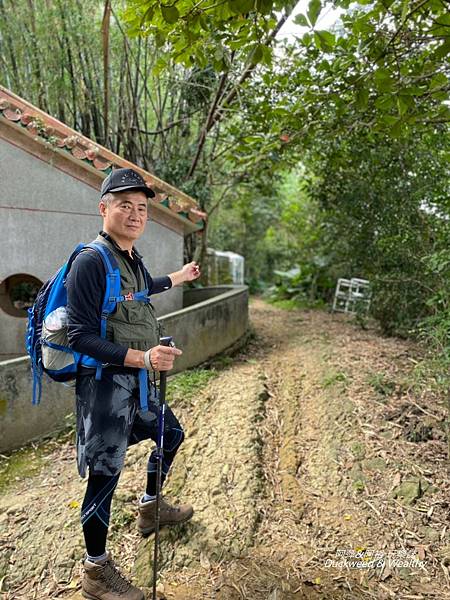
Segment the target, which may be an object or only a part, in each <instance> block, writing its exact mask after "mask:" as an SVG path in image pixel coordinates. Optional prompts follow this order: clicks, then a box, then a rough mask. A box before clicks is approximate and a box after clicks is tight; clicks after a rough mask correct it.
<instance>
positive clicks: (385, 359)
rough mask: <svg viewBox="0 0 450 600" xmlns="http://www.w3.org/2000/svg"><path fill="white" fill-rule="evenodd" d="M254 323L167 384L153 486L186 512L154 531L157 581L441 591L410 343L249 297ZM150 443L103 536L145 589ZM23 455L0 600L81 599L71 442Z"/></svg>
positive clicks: (439, 485) (443, 493)
mask: <svg viewBox="0 0 450 600" xmlns="http://www.w3.org/2000/svg"><path fill="white" fill-rule="evenodd" d="M251 319H252V324H253V327H254V330H255V337H254V339H252V341H251V342H250V343H249V344H248V346H247V347H246V349H245V350H244V351H242V352H241V353H240V354H238V355H236V356H234V357H233V359H225V360H222V362H221V364H220V365H218V364H216V367H218V366H220V368H217V369H216V371H215V372H213V371H209V372H208V371H204V372H203V373H202V374H200V375H199V374H198V373H194V374H192V375H190V376H188V377H187V379H186V376H183V377H180V378H174V379H173V380H172V381H171V382H170V384H169V385H170V388H171V390H172V395H173V400H172V404H173V405H175V406H176V409H177V412H178V414H179V415H181V419H182V421H183V422H184V425H185V428H186V433H187V438H186V441H185V444H184V445H183V448H182V451H181V455H180V457H179V458H178V459H177V461H176V466H175V469H174V471H173V473H172V476H171V478H170V481H169V485H168V490H167V492H168V495H171V496H172V497H173V496H176V497H178V498H180V500H183V501H186V500H187V501H190V502H192V503H193V504H194V506H195V508H196V513H195V515H194V518H193V520H192V521H191V522H190V523H188V524H186V525H184V526H181V527H179V528H178V529H171V530H165V531H164V533H163V535H162V552H161V553H162V572H161V581H160V586H159V589H160V591H161V594H163V595H164V596H165V597H166V598H167V599H168V600H169V599H174V600H182V599H185V600H187V599H190V600H200V599H217V600H240V599H249V600H260V599H261V600H294V599H300V598H313V599H314V598H318V599H323V600H325V599H341V598H342V599H344V598H345V599H349V600H350V599H351V600H354V599H359V598H377V599H383V598H386V599H387V598H395V599H405V600H406V599H421V598H424V599H425V598H436V599H438V598H439V599H443V598H446V597H448V598H450V580H449V568H450V530H449V522H448V516H449V492H450V485H449V478H448V461H447V459H446V442H445V436H444V408H443V403H442V402H441V399H440V398H438V397H436V396H435V395H433V393H432V392H431V391H430V390H428V391H427V392H425V393H422V394H421V395H417V394H415V393H414V392H413V391H412V389H411V376H412V375H411V374H412V370H413V368H414V365H415V363H416V360H417V348H416V347H415V346H414V345H413V344H411V343H409V342H404V341H399V340H397V339H392V338H390V339H389V338H383V337H380V336H379V335H377V333H376V332H375V331H374V330H368V331H362V330H360V329H358V328H357V327H356V326H354V325H353V324H352V323H350V322H349V321H348V320H347V319H345V318H343V317H341V316H336V315H335V316H332V315H329V314H327V313H324V312H320V311H290V312H286V311H283V310H280V309H278V308H275V307H273V306H270V305H267V304H265V303H263V302H261V301H259V300H256V301H254V302H252V304H251ZM189 377H190V378H191V379H189ZM189 381H190V382H191V384H192V382H193V381H199V382H200V383H201V384H202V385H201V390H200V391H199V392H198V393H195V394H192V385H190V386H189V385H187V384H186V382H187V383H189ZM150 448H151V444H141V445H140V446H139V447H137V448H134V449H132V450H131V451H130V452H129V454H128V457H127V468H126V470H125V471H124V474H123V476H122V478H121V482H120V484H119V489H118V492H117V495H116V501H115V504H114V508H113V517H112V522H113V523H114V526H113V529H112V532H111V534H112V535H111V550H112V552H113V553H114V556H115V557H116V559H117V560H118V562H119V564H122V565H125V570H128V572H129V573H133V577H134V579H135V580H136V581H137V582H139V583H140V584H141V585H143V586H146V587H149V586H150V585H151V564H150V560H151V555H152V543H153V537H151V538H149V539H148V540H147V541H144V542H142V541H140V540H139V538H138V536H137V534H136V532H135V530H134V518H135V500H136V498H137V496H138V495H139V493H140V490H141V487H142V485H143V480H144V472H145V464H146V457H147V454H148V452H149V449H150ZM36 452H38V454H39V458H36V459H35V460H36V461H38V462H39V468H38V469H37V472H35V473H34V474H32V475H31V476H29V477H28V478H27V479H23V477H22V475H21V473H20V471H17V472H16V474H15V477H17V480H16V481H14V482H12V483H10V484H9V486H8V488H7V489H6V490H4V493H3V496H2V497H1V499H0V509H1V511H2V516H1V517H0V526H1V528H2V533H1V538H0V544H1V546H0V556H1V557H2V558H1V559H0V580H1V581H2V588H1V589H2V592H3V598H4V599H5V600H6V599H7V600H10V599H12V598H14V599H15V600H16V599H17V600H21V599H23V600H25V599H26V600H31V599H40V598H42V599H43V598H71V599H72V600H75V599H77V600H78V599H79V598H81V596H80V594H79V592H78V591H77V586H78V584H79V566H78V559H79V558H80V557H81V554H82V543H81V542H82V540H81V534H80V531H79V525H78V513H79V502H80V501H81V499H82V493H83V488H84V485H83V482H82V481H80V479H79V478H78V476H77V475H76V469H75V465H74V451H73V447H72V442H71V440H70V439H63V440H61V441H60V442H59V443H58V444H56V443H54V444H52V445H51V446H50V447H47V448H46V449H44V450H42V449H38V450H37V451H35V453H36ZM148 597H150V596H148Z"/></svg>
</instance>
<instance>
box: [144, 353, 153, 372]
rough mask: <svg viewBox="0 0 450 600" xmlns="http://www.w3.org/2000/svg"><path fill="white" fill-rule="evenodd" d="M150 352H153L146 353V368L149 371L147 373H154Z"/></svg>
mask: <svg viewBox="0 0 450 600" xmlns="http://www.w3.org/2000/svg"><path fill="white" fill-rule="evenodd" d="M150 352H151V350H147V352H145V353H144V364H145V368H146V369H147V371H153V370H154V369H153V367H152V361H151V360H150Z"/></svg>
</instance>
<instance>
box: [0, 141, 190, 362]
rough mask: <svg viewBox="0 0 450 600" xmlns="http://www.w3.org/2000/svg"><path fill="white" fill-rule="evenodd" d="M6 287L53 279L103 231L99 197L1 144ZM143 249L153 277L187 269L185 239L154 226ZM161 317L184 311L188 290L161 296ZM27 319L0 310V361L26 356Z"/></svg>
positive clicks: (0, 249) (0, 263) (0, 254)
mask: <svg viewBox="0 0 450 600" xmlns="http://www.w3.org/2000/svg"><path fill="white" fill-rule="evenodd" d="M0 182H1V186H0V223H1V225H0V282H1V281H3V280H5V279H6V278H7V277H9V276H10V275H15V274H19V273H25V274H28V275H33V276H34V277H37V278H38V279H40V280H41V281H45V280H46V279H48V278H49V277H50V276H51V275H52V274H53V273H54V272H55V271H56V270H57V269H58V268H59V266H60V265H61V264H63V263H64V262H65V260H66V258H67V257H68V256H69V254H70V253H71V252H72V250H73V249H74V248H75V246H76V245H77V244H79V243H80V242H89V241H91V240H92V239H94V238H95V237H96V236H97V233H98V231H99V230H100V229H101V224H102V221H101V217H100V216H99V215H98V208H97V207H98V201H99V193H98V191H97V190H95V189H94V188H92V187H91V186H89V185H87V184H85V183H83V182H82V181H79V180H78V179H75V178H74V177H72V176H71V175H68V174H66V173H64V172H62V171H61V170H59V169H56V168H55V167H53V166H52V165H51V164H48V163H46V162H44V161H43V160H39V159H38V158H36V157H34V156H32V155H31V154H29V153H28V152H25V151H24V150H22V149H21V148H18V147H16V146H14V145H13V144H11V143H9V142H7V141H5V140H3V139H1V138H0ZM137 248H138V249H139V251H140V252H141V254H142V255H143V257H144V261H145V263H146V265H147V267H148V268H149V270H150V272H151V273H152V275H153V276H158V275H166V274H167V273H170V272H173V271H176V270H178V269H180V268H181V266H182V264H183V235H182V233H181V231H180V232H178V233H177V232H176V231H172V230H171V229H168V228H167V227H164V226H162V225H160V224H159V223H155V222H149V224H148V225H147V229H146V232H145V234H144V236H143V237H142V238H141V240H139V242H138V244H137ZM154 303H155V306H156V308H157V309H158V312H159V313H160V314H166V313H169V312H172V311H174V310H177V309H178V308H181V307H182V290H181V289H180V288H174V289H173V290H170V291H169V292H167V293H165V294H164V296H160V297H158V296H155V298H154ZM25 315H26V313H25V312H24V317H23V318H22V317H12V316H10V315H7V314H6V313H4V312H3V311H2V310H1V309H0V351H1V352H0V356H1V355H5V354H6V355H11V354H19V355H20V354H23V351H24V346H23V340H24V333H25Z"/></svg>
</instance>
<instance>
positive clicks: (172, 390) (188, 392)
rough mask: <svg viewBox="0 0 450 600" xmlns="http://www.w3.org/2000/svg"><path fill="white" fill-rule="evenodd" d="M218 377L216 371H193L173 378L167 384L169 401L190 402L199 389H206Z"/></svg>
mask: <svg viewBox="0 0 450 600" xmlns="http://www.w3.org/2000/svg"><path fill="white" fill-rule="evenodd" d="M231 362H232V361H231ZM217 375H218V372H217V370H216V369H191V370H189V371H184V372H183V373H179V374H178V375H175V376H174V377H171V378H170V381H169V382H168V384H167V400H168V401H169V402H183V401H186V400H190V399H191V398H192V397H193V396H195V395H196V394H197V392H198V390H199V389H201V388H203V387H205V386H206V385H207V384H208V382H209V381H210V380H211V379H214V377H217Z"/></svg>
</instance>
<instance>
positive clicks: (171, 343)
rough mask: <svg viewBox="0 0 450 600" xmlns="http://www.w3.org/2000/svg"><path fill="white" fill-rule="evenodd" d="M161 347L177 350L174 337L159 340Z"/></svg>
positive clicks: (169, 336) (168, 336) (167, 336)
mask: <svg viewBox="0 0 450 600" xmlns="http://www.w3.org/2000/svg"><path fill="white" fill-rule="evenodd" d="M159 345H160V346H170V347H171V348H175V343H174V341H173V337H172V336H171V335H166V336H165V337H161V338H159Z"/></svg>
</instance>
